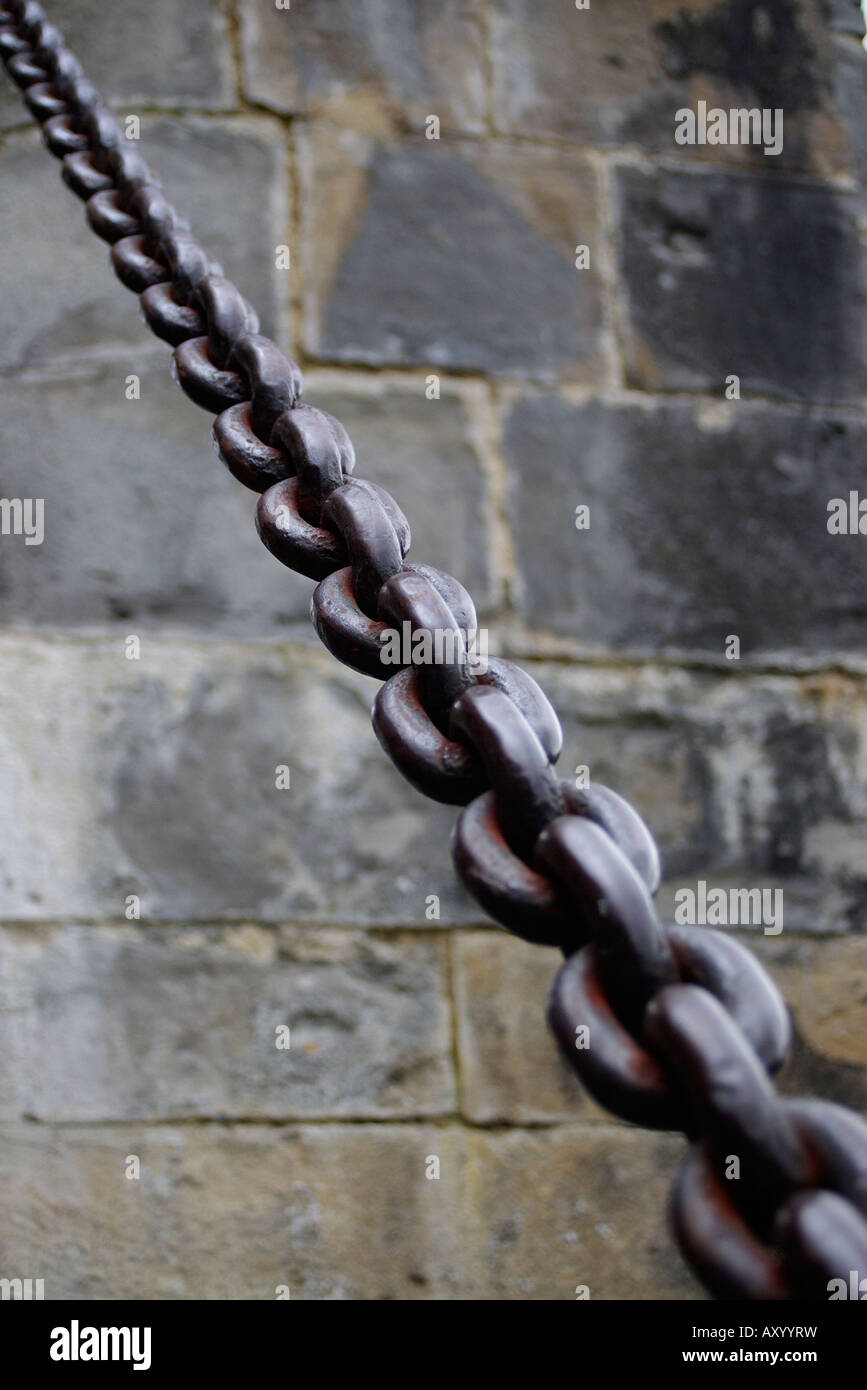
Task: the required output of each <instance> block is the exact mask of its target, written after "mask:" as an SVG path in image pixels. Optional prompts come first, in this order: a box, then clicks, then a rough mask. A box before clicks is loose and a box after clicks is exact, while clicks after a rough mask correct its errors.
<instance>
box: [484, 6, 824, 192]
mask: <svg viewBox="0 0 867 1390" xmlns="http://www.w3.org/2000/svg"><path fill="white" fill-rule="evenodd" d="M491 32H492V69H493V104H494V123H495V126H496V128H497V129H498V130H500V131H503V132H505V133H507V134H513V135H530V136H534V137H537V138H538V137H542V138H551V137H553V138H557V139H567V140H578V141H580V142H581V143H583V144H591V145H601V146H603V147H606V148H608V147H615V146H619V145H639V146H642V147H643V148H645V149H649V150H653V151H656V152H659V153H663V154H669V155H671V156H672V157H676V158H678V159H683V160H690V161H693V160H696V159H700V160H708V161H712V162H714V163H717V164H719V163H724V164H736V165H738V166H740V167H752V168H753V169H756V170H761V171H762V172H765V173H766V172H768V170H769V168H770V167H771V166H773V167H774V168H775V169H779V168H790V169H798V170H807V171H809V172H811V173H815V174H818V175H820V176H825V175H827V174H829V173H838V172H843V171H845V168H846V152H845V141H844V140H843V138H842V137H843V129H842V124H841V121H840V117H839V113H838V111H837V109H836V106H835V103H834V101H833V91H832V82H831V76H830V73H831V45H830V42H829V35H828V31H827V23H826V19H825V14H824V9H823V7H822V5H821V4H819V3H816V0H798V3H794V4H793V3H792V2H791V0H775V2H774V3H772V4H763V5H761V6H759V5H748V6H744V5H741V4H740V3H732V2H731V0H721V2H720V0H701V3H698V4H693V5H690V6H689V7H688V8H685V7H684V5H683V4H682V3H681V0H655V3H654V4H652V5H648V4H645V3H643V0H625V3H623V4H619V5H616V6H613V5H590V6H589V7H588V8H586V9H583V10H579V9H577V7H576V6H574V5H570V4H564V3H562V2H561V0H505V3H504V4H499V5H496V6H495V7H494V8H493V10H492V12H491ZM700 100H703V101H706V102H707V104H708V106H709V107H716V106H718V107H723V108H724V109H725V110H729V109H731V108H732V107H747V108H758V109H762V108H769V109H770V110H772V111H773V110H776V109H781V110H782V111H783V112H784V122H783V124H784V140H783V147H782V150H780V151H779V152H778V154H776V155H775V156H773V157H766V156H765V155H764V153H763V151H762V149H761V148H760V147H758V146H756V145H741V144H737V143H732V144H725V145H704V146H699V145H695V146H691V147H690V148H688V149H685V148H682V147H680V146H678V145H677V144H676V142H675V138H674V133H675V126H676V119H677V112H678V110H680V109H682V108H684V107H690V108H692V109H693V110H695V109H696V104H697V102H698V101H700Z"/></svg>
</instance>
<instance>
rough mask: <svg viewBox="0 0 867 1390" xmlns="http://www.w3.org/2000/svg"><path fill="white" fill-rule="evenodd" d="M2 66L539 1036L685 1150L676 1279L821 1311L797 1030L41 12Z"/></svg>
mask: <svg viewBox="0 0 867 1390" xmlns="http://www.w3.org/2000/svg"><path fill="white" fill-rule="evenodd" d="M0 56H2V59H3V62H4V63H5V66H6V69H7V71H8V73H9V75H10V77H11V78H12V80H13V81H14V82H15V83H16V84H17V85H18V87H19V88H21V90H22V92H23V94H24V100H25V102H26V103H27V106H28V107H29V109H30V111H31V112H32V114H33V116H34V117H35V119H36V120H37V121H38V122H39V124H40V125H41V127H42V133H43V138H44V140H45V144H46V145H47V147H48V149H49V150H50V151H51V153H52V154H53V155H55V156H56V157H57V158H58V159H59V160H61V163H62V173H63V178H64V181H65V182H66V183H67V184H68V186H69V187H70V188H71V189H72V191H73V192H74V193H75V194H76V195H77V196H78V197H79V198H80V199H82V201H83V202H84V203H85V211H86V216H87V220H88V222H89V224H90V226H91V227H92V228H93V230H94V231H95V232H96V234H97V235H98V236H100V237H101V238H102V239H103V240H104V241H106V242H107V243H108V244H109V245H110V246H111V262H112V265H113V267H114V270H115V273H116V275H117V276H118V278H119V279H120V280H121V281H122V282H123V284H124V285H126V286H127V288H128V289H130V290H132V291H133V292H134V293H135V294H137V295H138V296H139V300H140V304H141V310H142V314H143V316H144V318H145V320H146V322H147V323H148V325H149V326H150V327H151V329H152V330H153V332H154V333H156V334H157V335H158V336H159V337H160V338H162V339H164V340H165V341H166V342H167V343H169V344H170V345H171V347H172V348H173V350H174V357H173V372H174V375H175V377H176V380H177V382H178V384H179V385H180V387H181V388H182V390H183V391H185V392H186V394H187V395H188V396H189V397H190V398H191V399H192V400H193V401H195V402H196V404H197V405H200V406H202V408H203V409H205V410H208V411H210V412H212V413H213V414H214V415H215V416H216V417H217V418H216V421H215V423H214V429H213V434H214V441H215V444H216V448H217V451H218V453H219V455H220V458H221V459H222V460H223V462H224V463H225V465H226V466H227V468H229V470H230V471H231V472H232V473H233V474H234V476H235V477H236V478H237V479H238V480H239V481H240V482H241V483H243V484H244V485H245V487H248V488H250V489H252V490H253V491H254V492H257V493H259V494H260V498H259V503H258V508H257V515H256V524H257V527H258V530H259V534H260V536H261V538H262V540H263V541H264V543H265V545H266V546H267V547H268V549H269V550H270V551H271V553H272V554H273V555H275V556H276V557H277V559H278V560H280V561H281V562H282V563H283V564H284V565H287V566H288V567H289V568H291V569H293V570H296V571H297V572H298V573H300V574H303V575H306V576H308V577H309V578H311V579H314V580H316V581H317V588H316V590H315V592H314V595H313V603H312V616H313V622H314V624H315V627H316V631H317V632H318V634H319V636H320V637H321V638H322V641H323V642H324V643H325V645H326V647H327V648H328V649H329V651H331V652H333V654H334V655H335V656H336V657H337V658H338V659H339V660H340V661H342V662H344V663H346V664H347V665H348V666H351V667H353V668H354V669H355V670H357V671H363V672H364V673H366V674H367V675H371V676H376V677H379V678H380V679H383V680H384V682H385V683H384V685H383V686H382V689H381V690H380V692H379V694H378V696H377V699H376V702H375V705H374V711H373V722H374V728H375V730H376V734H377V737H378V738H379V741H380V742H381V744H382V746H383V748H384V749H385V751H386V752H387V753H388V755H389V757H390V758H391V759H392V761H393V762H394V763H395V765H396V766H397V768H398V769H399V770H400V772H401V773H402V774H403V775H404V776H405V777H406V778H407V779H408V780H409V781H410V782H411V783H412V784H413V785H414V786H415V787H417V788H418V789H419V790H420V791H422V792H423V793H424V794H425V795H426V796H429V797H432V798H433V799H434V800H437V801H442V802H446V803H448V804H450V805H454V806H461V807H462V808H463V810H462V811H461V814H460V816H459V818H458V821H457V825H456V828H455V832H454V839H453V853H454V860H455V866H456V869H457V872H458V874H459V876H460V877H461V879H462V881H463V882H464V884H465V885H466V887H467V888H468V889H469V891H470V892H471V893H472V894H473V895H474V896H475V897H476V899H477V900H478V902H479V903H480V904H481V905H482V906H483V907H484V908H485V910H486V911H487V912H488V913H490V915H491V916H492V917H493V918H494V919H495V920H496V921H497V922H499V923H501V924H502V925H503V926H505V927H507V928H508V929H509V930H510V931H512V932H515V933H517V935H519V936H521V937H523V938H524V939H525V940H527V941H532V942H538V943H541V944H545V945H554V946H558V947H560V948H561V949H562V950H563V952H564V954H565V956H566V963H565V964H564V965H563V967H562V969H561V970H560V972H559V974H558V976H557V978H556V981H555V984H554V989H553V992H552V996H551V1003H550V1011H549V1018H550V1023H551V1026H552V1029H553V1031H554V1034H555V1036H556V1038H557V1040H558V1042H559V1044H560V1046H561V1048H562V1050H563V1052H564V1054H565V1056H566V1057H567V1058H568V1060H569V1062H570V1063H571V1065H572V1066H573V1068H574V1070H575V1071H576V1072H577V1074H578V1076H579V1077H580V1079H581V1080H582V1081H583V1083H584V1084H585V1086H586V1087H587V1089H588V1090H589V1091H590V1092H591V1093H592V1094H593V1096H594V1097H595V1098H596V1099H597V1100H598V1101H599V1102H600V1103H601V1104H602V1105H603V1106H605V1107H607V1109H609V1110H610V1111H612V1112H613V1113H614V1114H615V1115H618V1116H620V1117H621V1118H622V1119H624V1120H628V1121H631V1122H632V1123H635V1124H640V1125H644V1126H648V1127H651V1128H658V1129H677V1130H682V1131H683V1132H684V1133H685V1134H686V1135H687V1137H688V1139H689V1151H688V1154H687V1157H686V1159H685V1160H684V1162H683V1164H682V1167H681V1169H680V1172H679V1174H678V1177H677V1180H676V1183H675V1187H674V1193H673V1199H672V1218H673V1225H674V1230H675V1233H676V1236H677V1240H678V1243H679V1245H680V1249H681V1251H682V1252H683V1254H684V1256H685V1258H686V1259H687V1260H688V1261H689V1263H690V1264H691V1266H692V1268H693V1269H694V1270H695V1271H696V1273H697V1274H698V1275H699V1277H700V1278H701V1279H702V1280H703V1281H704V1283H705V1284H706V1285H707V1287H708V1288H709V1289H710V1290H711V1291H712V1292H713V1293H714V1294H716V1295H717V1296H719V1297H723V1298H751V1299H786V1298H825V1297H827V1287H828V1281H829V1280H830V1279H832V1278H843V1279H844V1280H847V1281H848V1277H849V1272H850V1270H852V1269H855V1270H858V1271H860V1272H861V1273H862V1274H867V1124H865V1123H864V1121H863V1120H861V1119H860V1118H859V1117H857V1116H856V1115H855V1114H854V1113H852V1112H851V1111H848V1110H845V1109H843V1108H842V1107H839V1106H835V1105H831V1104H827V1103H824V1102H821V1101H790V1100H783V1099H781V1098H780V1097H779V1096H778V1094H777V1093H776V1091H775V1090H774V1088H773V1085H772V1083H771V1080H770V1077H771V1075H772V1074H773V1073H774V1072H776V1071H777V1070H778V1069H779V1067H780V1066H781V1065H782V1063H783V1060H784V1058H785V1056H786V1053H787V1049H788V1045H789V1033H790V1029H789V1019H788V1014H787V1011H786V1008H785V1005H784V1004H783V1001H782V1000H781V998H780V996H779V994H778V993H777V990H776V989H775V987H774V985H773V984H772V983H771V981H770V979H769V978H768V976H767V975H766V974H765V972H764V970H763V969H762V968H761V966H760V965H759V964H758V962H757V961H756V960H755V958H754V957H753V956H752V955H750V954H749V952H747V951H746V950H745V949H744V948H743V947H742V946H740V945H739V944H738V943H737V942H736V941H734V940H732V939H731V938H729V937H726V936H724V935H722V934H720V933H719V932H714V931H710V930H708V929H707V928H703V927H699V928H685V927H674V926H667V925H664V924H663V923H662V922H660V920H659V918H658V915H657V912H656V909H655V906H654V902H653V895H654V894H655V892H656V889H657V887H658V885H659V876H660V871H659V860H658V856H657V852H656V847H655V845H654V842H653V839H652V838H651V836H650V833H649V832H648V830H647V828H646V826H645V825H644V823H643V821H642V820H641V819H640V817H639V816H638V814H637V813H636V812H635V811H634V810H633V808H632V807H631V806H630V805H629V804H628V803H627V802H626V801H624V800H623V799H622V798H621V797H620V796H618V795H617V794H616V793H615V792H613V791H611V790H609V789H608V788H606V787H602V786H594V787H593V788H592V789H588V790H585V791H578V790H576V789H575V787H574V786H573V785H572V784H571V783H570V782H566V781H563V780H561V779H559V778H558V777H557V775H556V773H555V771H554V764H555V763H556V761H557V757H558V755H559V752H560V746H561V742H562V738H561V732H560V725H559V722H558V720H557V716H556V714H555V713H554V710H553V709H552V707H551V705H550V704H549V702H548V700H547V699H546V697H545V695H544V694H543V692H542V691H541V690H540V689H539V687H538V685H537V684H536V682H535V681H534V680H533V679H532V678H531V677H530V676H529V675H528V674H527V673H526V672H524V671H522V670H520V669H519V668H518V667H516V666H514V665H512V663H511V662H508V661H500V660H492V661H490V663H489V664H487V666H486V668H485V669H484V671H480V670H476V669H474V666H473V663H472V661H471V659H470V654H469V651H468V642H469V641H470V640H471V638H472V635H473V634H474V633H475V631H476V612H475V607H474V605H473V601H472V599H471V598H470V596H469V594H468V593H467V592H466V590H465V589H464V588H463V587H462V585H461V584H459V583H458V581H457V580H456V579H453V578H452V577H451V576H450V575H447V574H443V573H442V572H441V571H439V570H436V569H432V568H430V567H429V566H427V565H422V564H413V563H408V562H407V559H406V556H407V553H408V551H409V545H410V530H409V524H408V522H407V520H406V518H405V517H404V515H403V513H402V511H401V510H400V508H399V506H398V505H397V503H396V502H395V501H394V499H393V498H392V497H391V496H390V495H389V494H388V493H387V492H385V491H384V490H383V489H382V488H381V487H379V486H378V485H377V484H376V483H372V482H367V481H365V480H363V479H361V478H356V477H355V476H354V468H355V452H354V449H353V446H352V442H351V440H350V439H349V437H348V435H347V433H346V430H345V429H344V428H343V426H342V425H341V424H340V422H339V421H338V420H335V419H334V418H333V417H332V416H331V415H329V414H327V413H326V412H325V411H323V410H318V409H316V407H315V406H310V405H306V404H302V403H301V390H302V381H301V372H300V370H299V368H298V367H297V366H296V364H295V363H294V362H292V361H291V360H290V359H289V358H288V357H286V356H284V354H283V353H282V352H281V351H280V349H279V348H278V347H277V346H276V345H275V344H274V343H273V342H271V341H270V340H269V339H267V338H265V337H263V336H262V335H261V334H260V333H259V331H258V328H259V325H258V319H257V317H256V314H255V311H254V310H253V309H252V308H251V306H250V305H249V304H248V303H247V301H246V300H245V299H244V298H243V296H242V295H241V294H240V293H239V292H238V290H237V289H236V288H235V286H234V285H233V284H232V283H231V281H229V280H227V279H226V278H225V276H224V275H223V273H222V268H221V267H220V266H219V265H218V264H217V263H216V261H214V260H213V258H212V257H211V256H210V255H209V254H208V253H207V251H205V250H204V248H203V247H202V246H201V245H200V244H199V242H198V241H197V240H196V238H195V237H194V236H193V235H192V233H191V231H190V228H189V225H188V224H187V222H186V221H185V220H184V219H183V218H182V217H180V216H179V215H178V213H177V212H176V211H175V209H174V208H173V207H172V205H171V203H169V202H168V200H167V199H166V197H165V195H164V193H163V191H162V188H161V185H160V182H159V179H158V178H157V177H156V176H155V175H154V174H153V172H152V171H151V170H150V168H149V167H148V166H147V164H146V163H145V161H144V160H143V159H142V157H141V155H140V154H139V153H138V152H137V150H136V149H135V148H134V145H133V144H132V143H130V142H128V141H127V140H126V138H125V137H124V135H123V133H122V132H121V129H120V127H119V125H118V122H117V120H116V119H115V117H114V116H113V115H112V113H111V112H110V111H108V110H107V108H106V107H105V106H104V105H103V103H102V100H101V98H100V96H99V93H98V92H97V91H96V89H95V88H94V87H93V85H92V84H91V83H90V82H89V81H88V79H87V78H86V77H85V75H84V72H83V70H82V67H81V64H80V63H79V62H78V59H77V58H76V57H75V56H74V55H73V54H72V53H71V52H70V51H69V49H68V48H66V46H65V44H64V41H63V38H62V36H61V34H60V32H59V31H58V29H56V28H55V26H54V25H53V24H51V23H50V22H49V21H48V19H47V18H46V15H45V13H44V11H43V10H42V8H41V6H40V5H38V4H36V3H33V0H26V2H25V0H0ZM405 623H409V625H410V628H411V631H412V632H413V633H414V634H416V633H419V634H429V635H430V636H431V637H433V636H434V635H435V634H440V635H442V634H446V635H447V636H449V637H450V639H451V640H450V641H449V642H448V643H447V644H444V646H443V650H444V651H445V648H446V647H447V649H448V650H447V654H444V655H442V657H441V659H438V660H435V661H434V662H433V663H432V664H429V665H425V666H417V665H413V664H409V663H407V664H404V665H402V666H399V667H398V668H397V669H396V670H394V671H391V668H388V667H385V666H384V664H383V644H382V636H383V633H384V632H385V631H386V630H387V629H389V628H390V627H397V628H399V629H400V628H401V626H402V624H405ZM434 650H435V651H436V650H437V648H436V645H434ZM386 675H388V676H389V678H388V679H385V677H386ZM585 1044H586V1045H585Z"/></svg>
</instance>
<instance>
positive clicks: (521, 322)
mask: <svg viewBox="0 0 867 1390" xmlns="http://www.w3.org/2000/svg"><path fill="white" fill-rule="evenodd" d="M299 140H300V146H299V154H300V171H301V186H302V214H303V223H304V226H303V236H304V255H305V260H306V266H305V285H306V295H307V299H306V314H305V323H306V334H307V346H308V349H309V351H310V352H311V353H312V354H313V355H314V356H315V357H317V358H330V359H335V360H338V361H344V362H365V363H371V364H378V365H386V364H399V365H418V364H424V365H428V364H429V365H430V366H431V367H433V368H436V367H443V368H450V369H458V370H461V369H473V370H481V371H487V372H491V373H494V374H496V375H502V374H509V373H512V374H514V373H521V374H527V375H530V376H533V377H541V378H552V377H561V376H562V377H568V378H573V377H574V378H581V379H589V380H598V379H600V374H601V372H602V362H601V357H600V354H601V334H602V308H601V301H600V289H599V281H598V279H597V270H596V265H597V260H598V258H594V257H593V255H592V248H593V247H594V246H597V247H598V245H599V236H600V235H601V233H600V232H599V223H598V212H597V190H596V184H595V178H594V175H593V173H592V171H591V169H590V167H589V165H588V164H587V162H586V161H585V160H584V159H583V158H582V157H581V156H580V155H577V154H575V153H574V152H571V151H566V150H554V151H552V150H545V149H541V148H538V147H534V148H532V149H526V148H521V147H509V146H505V145H495V146H476V145H473V144H460V145H458V144H451V145H449V144H447V142H445V141H443V142H442V143H440V144H437V143H436V142H433V141H424V140H421V141H412V140H404V141H398V142H392V143H390V144H381V143H377V142H375V141H373V140H371V139H368V138H366V137H362V136H359V135H356V134H355V133H352V132H348V131H337V130H335V128H334V127H325V126H317V127H314V128H313V130H312V132H311V133H309V134H308V133H307V132H303V133H302V134H301V136H300V137H299ZM578 244H582V245H583V244H587V245H589V246H590V247H591V268H589V269H584V270H578V269H576V268H575V264H574V260H575V247H576V245H578Z"/></svg>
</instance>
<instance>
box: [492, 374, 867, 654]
mask: <svg viewBox="0 0 867 1390" xmlns="http://www.w3.org/2000/svg"><path fill="white" fill-rule="evenodd" d="M728 365H729V366H730V367H731V370H732V371H736V370H737V366H738V364H737V362H736V360H735V359H734V358H732V359H730V361H729V364H728ZM720 372H721V376H720V378H719V389H720V396H721V399H720V401H719V404H718V405H714V406H710V405H701V404H698V405H696V404H694V403H691V402H686V401H665V402H660V403H658V404H656V405H654V407H653V408H650V409H648V408H645V407H644V406H633V405H632V404H629V405H608V404H604V403H602V402H601V401H591V402H588V403H584V404H569V403H567V402H566V401H565V400H564V399H563V398H562V397H560V396H556V395H553V394H540V395H531V396H526V397H524V398H522V399H520V400H518V401H517V402H516V403H515V404H514V406H513V408H512V410H511V412H510V414H509V415H508V418H507V420H506V425H505V450H506V454H507V460H508V464H509V468H510V470H511V474H512V492H511V503H510V505H511V516H512V523H513V527H514V530H515V536H516V548H517V559H518V567H519V581H520V589H519V602H520V608H521V612H522V615H523V617H524V618H525V619H526V620H527V622H528V623H529V624H531V625H532V627H533V628H534V629H535V630H537V631H538V630H542V631H554V632H557V633H560V634H563V635H567V636H570V637H573V638H575V639H580V640H581V641H582V642H583V643H586V644H594V645H598V646H604V647H607V648H609V649H610V648H614V649H617V650H621V651H627V650H628V651H635V652H639V651H640V652H643V653H647V654H650V653H652V652H653V651H654V650H656V651H659V650H660V649H661V648H673V649H677V650H678V651H680V652H695V651H702V652H705V653H708V654H711V655H713V656H716V657H719V658H722V657H723V656H724V653H725V649H726V640H727V638H728V637H729V636H730V635H736V636H738V637H739V638H740V642H741V649H740V656H741V658H749V657H751V656H756V655H762V654H768V653H777V654H791V655H795V656H797V655H800V656H802V657H805V658H809V659H810V660H811V661H812V662H818V661H820V660H821V659H822V658H823V657H825V658H829V659H831V658H832V657H833V655H834V654H838V653H839V654H847V655H851V654H852V653H853V652H860V653H863V652H864V650H865V627H864V621H863V602H862V599H861V598H860V595H861V593H862V590H863V586H862V582H861V566H862V547H863V546H864V544H865V538H864V537H863V536H861V535H859V534H855V535H836V534H834V535H832V534H830V533H829V531H828V523H829V520H830V513H829V511H828V503H829V501H830V500H831V499H833V498H844V499H847V500H848V498H849V493H850V492H851V491H853V490H856V491H857V489H858V488H859V487H861V486H862V479H861V470H860V458H861V456H862V454H863V451H864V443H865V431H864V425H863V423H862V422H861V421H860V420H859V419H857V418H855V419H852V418H831V417H828V418H821V417H820V416H818V415H816V414H811V415H809V416H804V415H802V414H800V413H795V412H792V411H788V410H777V409H774V408H773V407H768V406H760V405H753V404H749V403H747V402H746V401H727V400H725V399H723V398H722V381H723V375H722V374H723V372H724V367H723V364H722V362H721V363H720ZM578 506H587V507H589V509H590V511H589V523H590V524H589V528H588V527H586V525H585V526H584V527H583V529H576V523H577V522H578V521H581V522H582V523H583V522H586V520H587V517H586V516H585V515H584V514H578V515H576V508H577V507H578ZM736 668H737V663H736V662H731V663H730V669H736Z"/></svg>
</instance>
